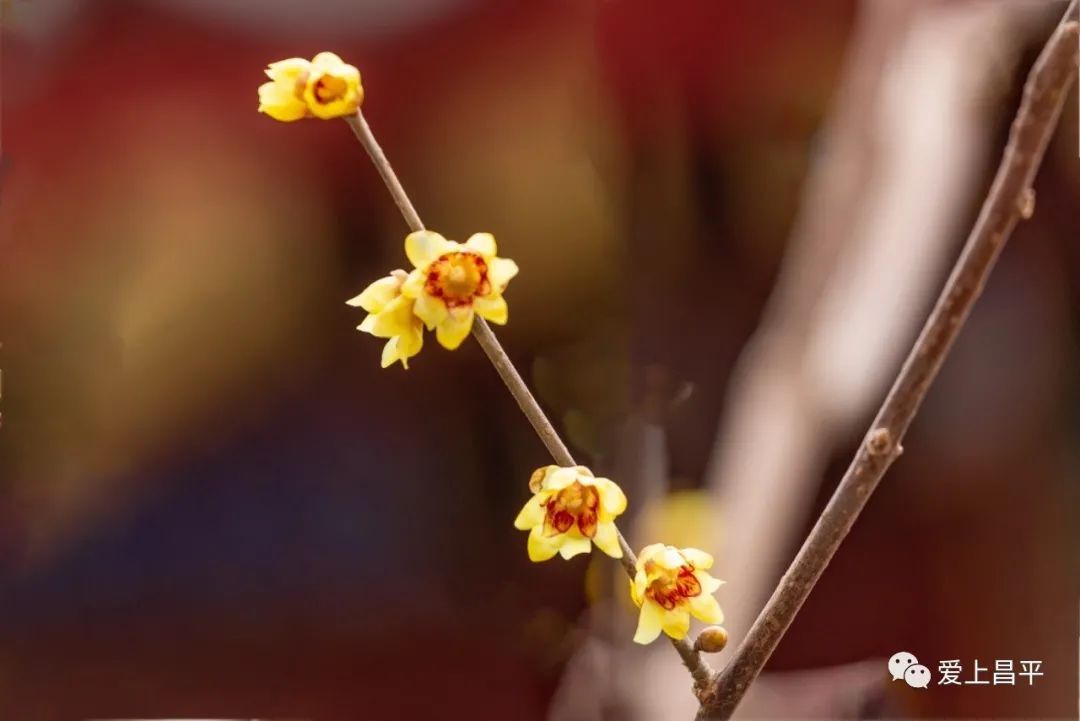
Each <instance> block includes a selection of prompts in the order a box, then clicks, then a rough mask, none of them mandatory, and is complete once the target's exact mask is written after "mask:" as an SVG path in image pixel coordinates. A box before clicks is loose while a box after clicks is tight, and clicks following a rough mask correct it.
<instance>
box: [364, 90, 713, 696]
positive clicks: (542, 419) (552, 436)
mask: <svg viewBox="0 0 1080 721" xmlns="http://www.w3.org/2000/svg"><path fill="white" fill-rule="evenodd" d="M345 122H347V123H348V124H349V127H350V128H352V131H353V133H354V134H355V135H356V138H357V140H359V141H360V144H361V145H363V146H364V150H366V151H367V154H368V155H369V156H370V157H371V161H372V162H373V163H374V164H375V168H376V169H377V170H378V171H379V175H380V176H381V177H382V179H383V183H385V184H386V188H387V190H389V191H390V195H391V196H392V197H393V198H394V202H395V203H396V204H397V207H398V209H399V210H400V211H401V215H402V217H404V218H405V222H406V223H407V224H408V226H409V228H410V229H411V230H413V231H417V230H424V224H423V222H422V221H421V220H420V215H419V214H418V213H417V212H416V208H415V207H413V204H412V201H410V200H409V196H408V195H407V194H406V193H405V188H404V187H402V185H401V181H399V180H398V178H397V174H396V173H395V172H394V169H393V167H392V166H391V165H390V161H389V160H387V158H386V154H385V153H384V152H383V150H382V147H380V146H379V143H378V141H377V140H376V139H375V134H374V133H372V132H371V126H369V125H368V123H367V120H366V119H365V118H364V115H363V113H362V112H361V111H359V110H357V111H356V115H354V116H350V117H346V118H345ZM473 337H474V338H476V341H477V343H479V344H480V347H481V348H483V349H484V353H485V354H486V355H487V357H488V360H490V361H491V365H492V366H494V367H495V371H496V372H497V373H498V374H499V377H500V378H502V380H503V383H505V384H506V388H507V390H509V391H510V395H512V396H513V397H514V400H516V401H517V404H518V407H520V408H521V412H522V413H524V414H525V417H526V418H527V419H528V420H529V423H530V424H531V425H532V427H533V430H534V431H536V435H537V436H539V437H540V440H541V442H542V443H543V444H544V446H545V447H546V448H547V450H548V453H550V454H551V457H552V458H553V459H554V460H555V462H556V463H558V464H559V465H560V466H575V465H577V463H576V462H575V461H574V458H573V456H571V455H570V451H569V449H567V447H566V444H565V443H563V441H562V439H561V438H560V437H559V434H558V432H557V431H556V430H555V426H553V425H552V423H551V421H550V420H548V417H547V416H546V415H545V414H544V411H543V409H541V408H540V404H539V403H537V401H536V397H535V396H533V394H532V391H530V390H529V387H528V386H527V385H526V384H525V381H524V380H523V379H522V378H521V374H520V373H518V371H517V368H515V367H514V364H513V362H512V361H511V360H510V357H509V356H508V355H506V351H505V350H503V347H502V344H501V343H499V339H498V338H496V337H495V333H494V332H493V331H492V330H491V326H490V325H488V323H487V322H486V321H485V320H484V319H483V318H480V317H477V318H476V319H475V320H474V321H473ZM616 533H617V534H618V538H619V547H620V548H621V549H622V552H623V557H622V558H621V559H620V562H621V563H622V565H623V568H624V569H625V570H626V573H627V575H628V576H630V578H631V579H633V578H634V575H635V574H636V573H637V569H636V564H637V557H636V556H635V555H634V551H633V549H631V548H630V544H628V543H627V542H626V538H625V537H624V536H623V534H622V531H619V530H618V529H616ZM671 644H672V646H674V647H675V651H676V652H678V654H679V658H681V659H682V662H683V665H685V666H686V668H687V670H688V671H690V675H691V676H692V677H693V679H694V689H695V692H697V693H698V694H699V698H700V692H701V691H702V690H703V689H704V688H705V687H706V686H708V685H709V684H710V683H711V682H712V680H713V677H714V676H715V675H716V672H715V671H713V670H712V668H711V667H710V666H709V664H708V663H707V662H706V661H705V659H704V658H702V657H701V654H700V653H698V652H697V651H695V650H694V648H693V646H691V645H690V642H688V641H687V640H686V639H680V640H675V639H671Z"/></svg>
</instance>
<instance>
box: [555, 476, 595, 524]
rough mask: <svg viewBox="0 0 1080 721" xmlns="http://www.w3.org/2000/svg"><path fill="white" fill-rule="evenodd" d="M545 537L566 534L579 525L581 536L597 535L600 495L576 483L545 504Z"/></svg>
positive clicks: (588, 487) (593, 489)
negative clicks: (575, 525)
mask: <svg viewBox="0 0 1080 721" xmlns="http://www.w3.org/2000/svg"><path fill="white" fill-rule="evenodd" d="M544 507H545V508H546V510H547V516H546V517H545V518H544V535H545V536H548V537H551V536H557V535H559V534H560V533H566V532H567V531H569V530H570V529H571V528H573V526H574V524H577V527H578V530H580V531H581V535H583V536H585V537H586V538H592V537H593V536H595V535H596V525H597V522H598V517H597V512H596V509H597V508H599V507H600V493H599V492H598V491H597V490H596V488H595V487H593V486H583V485H581V483H579V482H577V481H574V482H573V483H571V484H570V485H569V486H567V487H566V488H564V489H562V490H561V491H559V492H558V493H556V494H555V495H553V496H552V497H551V498H549V499H548V500H547V503H545V504H544Z"/></svg>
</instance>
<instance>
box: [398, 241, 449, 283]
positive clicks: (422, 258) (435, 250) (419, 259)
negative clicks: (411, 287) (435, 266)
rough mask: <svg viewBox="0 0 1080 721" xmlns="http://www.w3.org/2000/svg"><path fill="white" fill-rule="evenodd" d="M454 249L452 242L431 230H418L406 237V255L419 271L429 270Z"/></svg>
mask: <svg viewBox="0 0 1080 721" xmlns="http://www.w3.org/2000/svg"><path fill="white" fill-rule="evenodd" d="M452 247H453V246H452V245H451V244H450V241H448V240H447V239H446V238H444V237H442V236H441V235H439V234H438V233H434V232H432V231H430V230H418V231H416V232H415V233H409V234H408V235H407V236H406V237H405V255H407V256H408V257H409V262H410V263H412V264H413V267H415V268H417V269H419V270H423V269H424V268H427V267H428V266H429V265H430V264H431V262H432V261H433V260H435V259H436V258H438V257H439V256H440V255H443V254H445V253H449V252H450V250H451V248H452ZM410 280H411V278H410Z"/></svg>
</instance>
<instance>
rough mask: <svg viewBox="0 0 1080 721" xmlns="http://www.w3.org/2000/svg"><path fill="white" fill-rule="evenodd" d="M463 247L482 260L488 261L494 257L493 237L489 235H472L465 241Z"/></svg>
mask: <svg viewBox="0 0 1080 721" xmlns="http://www.w3.org/2000/svg"><path fill="white" fill-rule="evenodd" d="M465 247H466V248H468V249H469V250H472V251H475V252H477V253H479V254H480V255H482V256H483V257H484V260H490V259H491V258H493V257H494V256H495V249H496V246H495V236H494V235H492V234H491V233H473V234H472V235H471V236H469V239H468V240H466V241H465Z"/></svg>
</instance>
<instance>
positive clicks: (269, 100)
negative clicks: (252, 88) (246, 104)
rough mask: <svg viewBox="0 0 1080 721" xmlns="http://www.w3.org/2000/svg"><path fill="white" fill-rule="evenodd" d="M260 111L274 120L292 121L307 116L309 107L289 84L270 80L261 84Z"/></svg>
mask: <svg viewBox="0 0 1080 721" xmlns="http://www.w3.org/2000/svg"><path fill="white" fill-rule="evenodd" d="M259 112H260V113H266V114H267V115H269V116H270V117H271V118H273V119H274V120H280V121H281V122H283V123H291V122H292V121H294V120H300V119H301V118H303V117H305V116H306V115H307V112H308V109H307V105H305V104H304V101H303V100H301V99H300V98H298V97H296V95H295V94H293V92H292V89H291V88H290V87H289V85H288V84H283V83H280V82H269V83H263V84H262V85H260V86H259Z"/></svg>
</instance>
